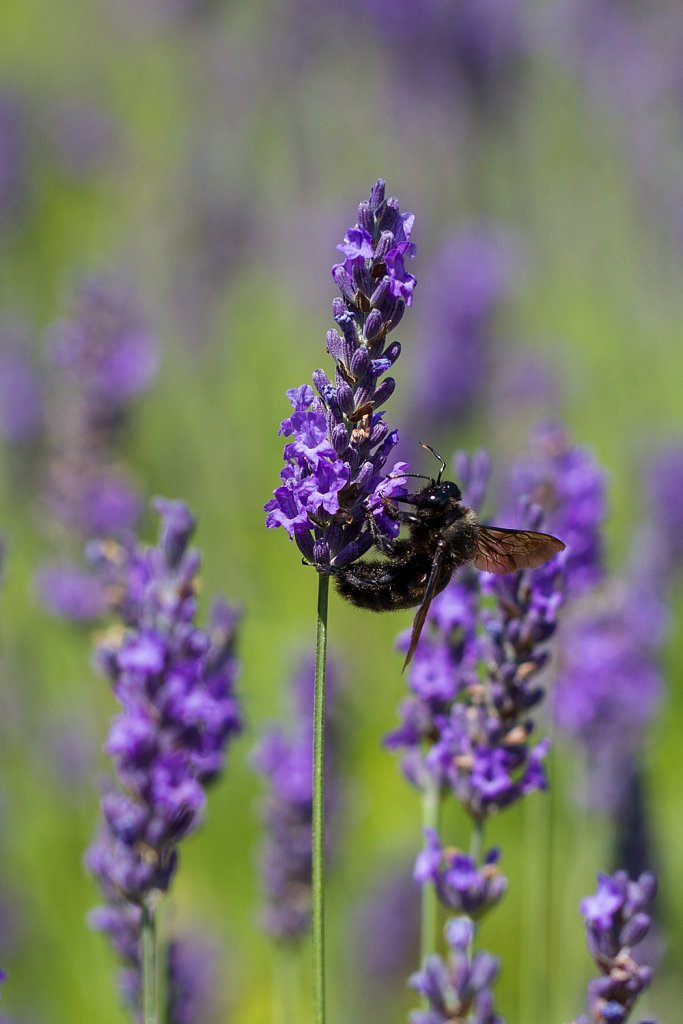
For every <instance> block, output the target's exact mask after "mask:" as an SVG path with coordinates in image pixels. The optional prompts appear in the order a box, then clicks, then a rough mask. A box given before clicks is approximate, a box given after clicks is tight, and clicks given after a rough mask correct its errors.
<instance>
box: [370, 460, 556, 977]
mask: <svg viewBox="0 0 683 1024" xmlns="http://www.w3.org/2000/svg"><path fill="white" fill-rule="evenodd" d="M455 469H456V475H457V476H458V478H459V479H460V481H461V486H462V489H463V494H464V496H465V497H464V500H465V501H466V502H467V504H469V505H474V506H475V507H476V506H477V505H478V504H479V503H480V502H481V500H482V498H483V494H484V492H485V489H486V484H487V481H488V476H489V463H488V459H487V458H486V457H485V456H483V455H480V456H478V457H476V458H474V459H468V458H466V457H464V456H459V457H458V458H457V459H456V466H455ZM541 521H542V516H541V513H540V511H539V510H538V509H535V508H533V507H532V506H527V507H526V511H525V512H524V518H523V522H522V523H519V524H517V525H525V526H527V528H531V529H538V528H539V526H540V525H541ZM566 560H567V554H566V553H562V554H561V555H559V556H556V557H555V558H554V559H553V560H552V561H551V562H549V563H547V564H546V565H545V566H543V567H542V568H540V569H537V570H534V571H533V572H532V571H529V570H526V571H524V572H521V573H517V574H515V575H513V576H500V577H499V576H490V575H488V574H485V575H484V574H475V573H474V572H471V571H465V572H464V573H462V574H461V575H459V576H458V578H456V579H454V580H453V581H452V582H451V583H450V584H449V586H448V587H446V589H445V590H444V591H443V592H442V593H441V594H440V595H438V596H437V597H436V598H435V600H434V602H433V603H432V607H431V609H430V612H429V615H428V619H427V626H426V628H425V630H424V632H423V636H422V639H421V641H420V643H419V644H418V647H417V650H416V653H415V658H414V661H413V663H412V665H411V669H410V673H409V677H408V681H409V685H410V688H411V690H412V695H411V697H409V698H408V699H407V700H406V701H405V702H404V703H403V705H402V706H401V717H402V723H401V725H400V727H399V728H398V729H397V730H396V731H394V732H393V733H392V734H391V735H389V736H388V737H387V739H386V741H385V743H386V745H387V746H388V747H389V748H390V749H399V750H402V751H403V752H404V756H403V771H404V773H405V775H406V777H407V778H408V779H409V781H411V782H412V783H413V784H414V785H416V786H417V787H418V789H420V790H421V792H422V802H423V823H424V828H425V835H426V840H427V846H426V848H425V850H424V851H423V854H422V855H421V857H420V858H419V859H418V862H417V865H416V877H417V879H418V880H419V881H420V882H421V883H422V886H423V911H422V958H423V962H424V960H425V959H426V958H427V957H428V956H429V955H431V954H432V953H433V951H434V950H435V948H436V944H437V930H438V908H437V895H440V896H441V897H442V898H444V899H445V901H446V903H447V905H449V906H450V908H451V909H453V910H458V911H459V912H463V911H464V910H466V909H467V912H468V913H469V912H472V913H474V912H475V910H476V912H477V913H479V912H481V911H483V910H484V909H487V908H488V907H490V906H492V905H493V903H495V902H496V901H497V900H498V899H499V898H500V896H501V895H502V892H503V891H504V886H505V883H504V881H503V880H502V879H501V878H500V877H499V876H498V873H497V868H495V861H496V859H497V858H496V855H495V854H494V853H493V852H489V853H488V854H486V855H485V856H484V855H483V837H484V828H485V824H486V821H487V819H488V818H489V817H490V815H492V814H494V813H496V812H498V811H500V810H502V809H503V808H505V807H509V806H511V805H512V804H514V803H516V802H517V801H519V800H520V799H521V798H522V797H524V796H525V795H526V794H528V793H530V792H532V791H533V790H535V789H544V788H545V786H546V778H545V772H544V767H543V761H544V758H545V755H546V753H547V750H548V743H547V741H545V740H542V741H540V742H538V743H535V744H534V743H533V742H532V737H533V731H534V726H533V722H532V720H531V718H530V712H531V711H532V709H533V708H535V707H536V706H537V705H538V704H539V702H540V701H541V699H542V697H543V690H542V688H541V687H540V686H539V684H538V676H539V674H540V672H541V671H542V669H543V668H544V666H545V664H546V662H547V660H548V656H549V642H550V640H551V638H552V637H553V635H554V633H555V630H556V628H557V615H558V612H559V609H560V607H561V605H562V603H563V600H564V566H565V564H566ZM405 642H406V638H405V637H404V638H402V639H401V644H402V645H403V644H404V643H405ZM447 793H453V794H454V795H455V796H456V798H457V799H458V800H459V802H460V803H462V805H463V806H464V807H465V809H466V810H467V811H468V813H469V815H470V818H471V820H472V823H473V834H472V841H471V846H470V853H469V856H466V855H465V854H458V855H457V856H456V858H455V859H452V858H450V855H449V854H448V853H447V852H446V851H444V850H443V849H442V847H441V844H440V841H439V839H438V824H439V815H440V806H441V802H442V800H443V798H444V796H445V795H446V794H447ZM482 857H483V864H482V863H480V862H481V861H482ZM444 863H445V865H446V867H445V868H444V867H442V865H443V864H444ZM444 872H445V873H444ZM480 872H484V876H482V880H481V882H477V883H476V884H475V886H474V888H475V890H476V893H477V894H478V895H476V899H475V897H474V896H470V897H468V898H467V900H465V898H464V896H458V895H457V894H458V892H459V891H460V889H461V888H462V886H463V885H464V886H465V888H466V889H469V888H470V887H471V885H472V879H473V878H474V879H476V878H477V877H478V874H479V873H480ZM484 877H485V878H486V879H489V880H490V885H489V884H484V881H483V878H484ZM447 879H450V881H449V882H447ZM494 879H495V881H494ZM472 899H475V902H474V903H472V902H471V900H472ZM463 901H464V902H463ZM478 901H481V902H480V904H478Z"/></svg>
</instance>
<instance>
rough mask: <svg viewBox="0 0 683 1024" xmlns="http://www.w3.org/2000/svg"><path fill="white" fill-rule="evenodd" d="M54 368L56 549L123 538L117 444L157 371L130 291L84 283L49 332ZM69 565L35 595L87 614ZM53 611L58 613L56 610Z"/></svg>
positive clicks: (129, 498) (125, 480) (50, 476)
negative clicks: (61, 575)
mask: <svg viewBox="0 0 683 1024" xmlns="http://www.w3.org/2000/svg"><path fill="white" fill-rule="evenodd" d="M50 340H51V355H52V361H53V366H54V372H53V379H52V381H51V386H50V398H51V405H50V408H49V410H48V414H47V417H46V428H47V433H48V447H49V449H50V458H49V461H48V465H47V472H46V482H45V487H44V501H45V505H46V507H47V511H48V513H49V515H48V517H46V518H47V519H48V520H49V525H50V528H51V529H54V527H55V525H56V526H57V527H58V529H60V530H61V533H62V543H63V544H64V543H65V542H67V543H68V542H69V541H71V542H73V541H76V542H78V543H79V544H82V543H83V542H84V541H85V540H87V539H89V538H90V537H93V536H103V535H110V536H113V537H122V536H124V535H126V534H128V533H129V532H130V531H131V530H132V529H134V527H135V524H136V522H137V520H138V517H139V515H140V510H141V502H140V498H139V495H138V493H137V490H136V488H135V486H134V485H133V483H132V481H131V479H130V477H129V475H128V473H127V472H126V471H125V470H124V469H123V468H122V467H121V466H119V465H118V462H117V448H118V445H119V440H120V435H121V432H122V429H123V427H124V426H125V424H126V421H127V418H128V415H129V409H130V402H131V400H132V399H133V398H134V397H135V396H136V395H138V394H139V393H140V392H141V391H142V390H144V389H145V388H146V387H148V386H149V384H150V383H151V380H152V378H153V376H154V374H155V372H156V367H157V345H156V341H155V339H154V338H153V336H152V335H151V333H150V331H149V330H148V328H147V327H146V326H145V325H144V323H143V320H142V317H141V314H140V312H139V310H138V308H137V306H136V303H135V302H134V300H133V297H132V294H131V293H130V292H129V291H128V290H127V289H126V288H125V287H124V286H123V285H122V284H120V283H118V282H115V281H113V280H108V279H105V278H97V279H95V278H93V279H90V280H88V281H86V282H84V284H83V285H82V286H81V287H80V289H79V291H78V293H77V295H76V300H75V310H74V313H73V316H72V317H71V319H70V320H66V321H62V322H61V323H59V324H57V325H56V326H54V327H53V328H52V330H51V333H50ZM74 570H75V566H73V567H69V568H67V569H66V570H65V579H64V581H63V583H62V584H61V586H60V584H59V582H58V579H57V575H58V574H57V572H56V570H55V569H50V570H49V572H48V573H47V574H46V578H45V579H44V580H43V582H42V584H40V583H39V592H40V593H41V594H43V595H44V596H45V597H46V598H47V601H48V606H49V608H50V610H51V611H53V612H56V613H58V614H60V613H61V614H64V615H66V616H67V617H72V615H71V614H70V611H69V606H70V604H72V607H73V611H74V614H75V616H76V617H77V618H85V610H86V605H85V603H84V601H85V598H84V601H83V602H79V600H78V599H77V593H76V589H77V585H78V584H80V586H81V589H82V591H83V594H84V595H85V594H89V599H92V600H93V605H94V606H96V604H97V602H96V601H95V600H94V597H93V591H94V585H92V586H90V588H89V586H88V583H87V579H86V577H85V574H84V575H83V576H82V577H81V579H80V580H79V579H78V577H77V574H76V573H75V571H74ZM60 609H61V611H60Z"/></svg>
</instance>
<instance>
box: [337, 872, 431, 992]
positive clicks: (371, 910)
mask: <svg viewBox="0 0 683 1024" xmlns="http://www.w3.org/2000/svg"><path fill="white" fill-rule="evenodd" d="M419 936H420V900H419V889H418V886H417V885H416V884H415V881H414V879H413V877H412V869H411V866H410V865H407V864H406V865H403V866H401V867H400V868H394V867H389V869H388V870H387V866H386V865H385V864H383V865H382V873H381V876H379V877H377V879H376V880H375V881H374V883H373V884H371V885H370V886H369V888H368V891H366V892H365V893H364V895H363V897H362V899H361V900H360V901H359V905H358V908H357V911H356V912H355V913H354V917H353V926H352V929H351V942H352V947H351V948H352V953H351V955H352V957H353V960H354V962H355V963H356V965H357V969H358V971H360V972H361V974H362V975H363V978H364V979H365V980H366V984H367V986H368V988H370V989H371V990H376V989H379V990H380V991H379V993H378V995H379V996H380V997H381V998H384V994H385V993H386V990H387V989H388V988H390V987H392V986H394V985H395V984H396V981H397V979H399V978H405V976H406V974H407V972H408V970H410V969H412V967H413V965H414V964H415V962H416V960H417V959H418V955H419V945H420V942H419Z"/></svg>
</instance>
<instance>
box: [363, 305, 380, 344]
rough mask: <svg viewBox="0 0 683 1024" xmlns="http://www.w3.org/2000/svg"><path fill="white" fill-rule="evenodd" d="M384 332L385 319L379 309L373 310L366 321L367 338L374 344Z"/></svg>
mask: <svg viewBox="0 0 683 1024" xmlns="http://www.w3.org/2000/svg"><path fill="white" fill-rule="evenodd" d="M373 294H374V293H373ZM383 331H384V318H383V317H382V314H381V313H380V311H379V310H378V309H371V310H370V312H369V313H368V317H367V320H366V321H365V337H366V338H367V340H368V341H369V342H373V341H375V339H376V338H379V336H380V335H381V334H382V333H383Z"/></svg>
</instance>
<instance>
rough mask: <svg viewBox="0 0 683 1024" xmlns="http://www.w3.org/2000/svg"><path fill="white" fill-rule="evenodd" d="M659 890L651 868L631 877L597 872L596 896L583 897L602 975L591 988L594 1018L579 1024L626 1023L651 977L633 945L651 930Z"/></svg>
mask: <svg viewBox="0 0 683 1024" xmlns="http://www.w3.org/2000/svg"><path fill="white" fill-rule="evenodd" d="M656 890H657V882H656V879H655V876H654V875H653V874H652V873H651V872H645V873H644V874H642V875H640V877H639V878H638V880H637V881H635V880H630V879H629V878H628V875H627V874H626V872H625V871H617V872H615V873H614V874H613V875H604V874H599V875H598V887H597V889H596V891H595V895H593V896H587V897H586V898H585V899H584V900H582V901H581V913H582V914H583V917H584V921H585V924H586V943H587V945H588V952H589V953H590V955H591V957H592V958H593V961H594V962H595V966H596V967H597V969H598V971H599V972H600V976H599V977H598V978H595V979H594V980H593V981H591V982H590V984H589V986H588V1009H589V1014H590V1016H580V1017H578V1018H577V1019H576V1021H575V1024H589V1022H591V1024H623V1022H624V1021H626V1020H628V1018H629V1016H630V1014H631V1011H632V1010H633V1008H634V1006H635V1003H636V1001H637V999H638V997H639V996H640V995H641V994H642V993H643V992H644V991H645V989H646V988H647V987H648V985H649V984H650V981H651V979H652V971H651V969H650V968H649V967H646V966H644V965H642V964H640V963H639V962H638V959H639V957H638V955H637V954H635V955H634V951H633V947H634V946H638V944H639V943H640V942H642V940H643V939H644V938H645V936H646V935H647V933H648V932H649V930H650V925H651V922H652V918H651V912H650V907H651V904H652V901H653V899H654V897H655V893H656Z"/></svg>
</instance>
